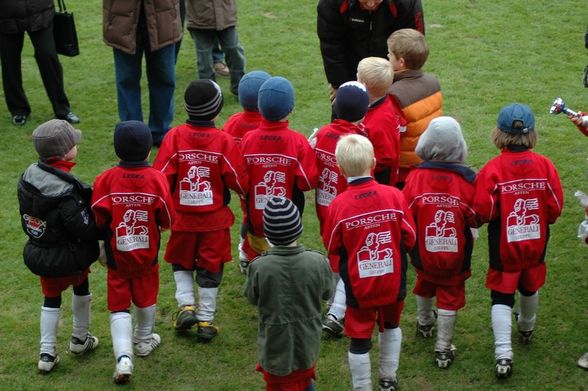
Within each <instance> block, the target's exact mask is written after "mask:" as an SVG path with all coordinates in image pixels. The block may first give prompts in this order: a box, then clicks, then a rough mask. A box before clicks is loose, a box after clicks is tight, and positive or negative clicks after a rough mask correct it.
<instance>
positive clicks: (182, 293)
mask: <svg viewBox="0 0 588 391" xmlns="http://www.w3.org/2000/svg"><path fill="white" fill-rule="evenodd" d="M174 280H176V300H177V302H178V306H179V307H181V306H184V305H194V303H195V302H196V301H195V300H194V271H192V270H178V271H176V272H174Z"/></svg>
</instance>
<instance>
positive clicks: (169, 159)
mask: <svg viewBox="0 0 588 391" xmlns="http://www.w3.org/2000/svg"><path fill="white" fill-rule="evenodd" d="M170 143H171V140H170V137H164V139H163V141H162V143H161V146H160V148H159V152H157V156H156V157H155V160H154V161H153V168H155V169H156V170H158V171H161V172H163V174H164V175H165V177H166V178H167V182H168V184H169V188H170V190H171V191H172V192H173V191H174V188H175V186H176V176H177V174H178V159H177V156H176V154H175V153H173V152H172V150H171V148H170V147H169V144H170Z"/></svg>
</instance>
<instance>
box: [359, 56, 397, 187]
mask: <svg viewBox="0 0 588 391" xmlns="http://www.w3.org/2000/svg"><path fill="white" fill-rule="evenodd" d="M357 81H359V82H360V83H362V84H364V85H365V87H366V89H367V91H368V94H369V97H370V105H369V108H368V112H367V114H366V116H365V119H364V121H363V123H364V125H365V127H366V132H367V137H368V138H369V139H370V141H371V142H372V144H373V145H374V153H375V155H376V169H375V173H374V177H375V178H376V181H378V183H382V184H384V185H395V184H396V178H397V175H398V162H399V160H398V159H399V156H398V155H399V152H400V146H399V143H400V132H401V131H403V130H404V126H405V125H406V121H405V120H404V117H403V115H402V111H401V110H400V108H399V107H398V105H397V104H396V102H395V101H394V100H393V99H391V97H390V95H388V92H389V90H390V87H391V86H392V82H393V81H394V70H393V69H392V65H391V64H390V62H389V61H386V60H385V59H383V58H380V57H366V58H364V59H363V60H361V61H360V62H359V65H358V66H357Z"/></svg>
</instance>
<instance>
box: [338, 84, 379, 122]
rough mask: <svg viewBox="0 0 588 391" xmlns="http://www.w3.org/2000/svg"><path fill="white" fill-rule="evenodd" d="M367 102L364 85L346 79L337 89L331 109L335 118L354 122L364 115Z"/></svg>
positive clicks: (368, 99)
mask: <svg viewBox="0 0 588 391" xmlns="http://www.w3.org/2000/svg"><path fill="white" fill-rule="evenodd" d="M369 103H370V98H369V96H368V94H367V91H366V89H365V86H364V85H363V84H361V83H358V82H356V81H348V82H347V83H343V84H341V86H340V87H339V88H338V89H337V96H336V97H335V103H334V107H333V109H334V111H335V114H336V115H337V118H341V119H344V120H346V121H349V122H355V121H359V120H360V119H362V118H363V117H365V113H367V110H368V106H369Z"/></svg>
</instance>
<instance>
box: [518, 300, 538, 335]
mask: <svg viewBox="0 0 588 391" xmlns="http://www.w3.org/2000/svg"><path fill="white" fill-rule="evenodd" d="M520 303H521V304H520V313H519V320H518V324H519V330H520V331H531V330H533V329H534V328H535V320H536V319H537V305H538V304H539V292H535V294H533V295H531V296H523V295H521V296H520Z"/></svg>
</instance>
